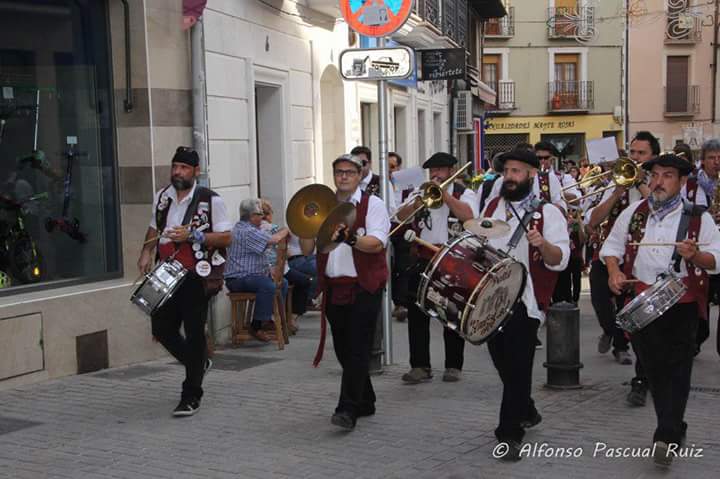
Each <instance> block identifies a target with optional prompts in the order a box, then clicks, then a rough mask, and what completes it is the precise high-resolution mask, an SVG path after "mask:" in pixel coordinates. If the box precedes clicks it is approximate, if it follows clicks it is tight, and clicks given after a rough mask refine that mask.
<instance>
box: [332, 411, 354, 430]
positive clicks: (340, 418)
mask: <svg viewBox="0 0 720 479" xmlns="http://www.w3.org/2000/svg"><path fill="white" fill-rule="evenodd" d="M330 422H331V423H333V424H334V425H336V426H338V427H341V428H343V429H348V430H350V429H354V428H355V422H356V421H355V418H354V417H352V415H351V414H350V413H347V412H345V411H340V412H336V413H335V414H333V415H332V417H331V418H330Z"/></svg>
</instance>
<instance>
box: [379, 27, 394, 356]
mask: <svg viewBox="0 0 720 479" xmlns="http://www.w3.org/2000/svg"><path fill="white" fill-rule="evenodd" d="M377 43H378V47H379V48H385V37H380V38H378V40H377ZM387 103H388V98H387V81H385V80H380V81H378V133H379V135H380V138H379V141H378V145H379V149H380V188H381V192H382V197H383V200H384V201H385V207H386V208H387V209H388V210H389V208H390V195H391V194H392V189H391V187H390V181H389V178H390V176H389V175H388V159H387V153H388V145H387V118H388V104H387ZM389 244H390V239H389V238H388V245H389ZM386 255H387V264H388V271H389V272H390V275H389V277H388V282H387V286H386V287H385V290H384V292H383V296H382V306H381V307H382V326H383V341H384V344H383V346H384V347H383V349H384V350H385V355H384V356H383V364H384V365H386V366H388V365H390V364H392V361H393V355H392V323H391V322H390V321H391V319H392V317H391V314H392V313H391V309H390V308H391V304H390V298H391V294H390V293H391V291H390V284H391V283H392V281H391V280H390V279H391V278H392V265H391V261H390V248H388V249H387V252H386Z"/></svg>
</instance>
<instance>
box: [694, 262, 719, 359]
mask: <svg viewBox="0 0 720 479" xmlns="http://www.w3.org/2000/svg"><path fill="white" fill-rule="evenodd" d="M708 296H709V301H708V307H707V318H708V320H707V321H705V320H704V319H702V318H698V319H699V321H698V334H697V348H698V349H700V346H702V343H704V342H705V340H706V339H707V338H709V337H710V303H711V302H714V303H715V304H720V274H714V275H711V276H710V287H709V290H708ZM718 321H720V312H719V313H718ZM718 324H720V323H718ZM716 346H717V352H718V354H720V326H719V327H718V336H717V344H716Z"/></svg>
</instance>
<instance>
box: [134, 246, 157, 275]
mask: <svg viewBox="0 0 720 479" xmlns="http://www.w3.org/2000/svg"><path fill="white" fill-rule="evenodd" d="M152 264H153V252H152V251H148V250H147V249H143V251H142V253H140V258H139V259H138V262H137V267H138V271H140V274H145V273H149V272H150V270H151V269H152Z"/></svg>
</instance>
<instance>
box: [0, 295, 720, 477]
mask: <svg viewBox="0 0 720 479" xmlns="http://www.w3.org/2000/svg"><path fill="white" fill-rule="evenodd" d="M583 310H584V311H586V312H589V311H590V309H589V301H587V299H586V298H584V299H583ZM716 314H717V313H716V312H715V311H714V312H713V313H712V317H713V318H714V317H716ZM300 326H301V331H300V333H299V334H298V336H295V337H292V338H291V342H290V345H289V347H288V348H287V349H286V350H285V351H277V350H275V349H274V348H273V347H272V346H270V345H260V344H259V343H251V344H249V345H247V346H244V347H242V348H238V349H232V350H225V351H220V352H219V353H218V355H217V357H216V367H215V368H214V369H213V370H212V371H211V372H210V374H209V375H208V377H207V380H206V397H205V400H204V401H203V404H202V408H201V410H200V412H199V413H198V414H197V415H196V416H194V417H192V418H185V419H173V418H172V417H171V416H170V412H171V411H172V409H173V408H174V407H175V405H176V402H177V400H178V396H179V386H180V383H181V381H182V370H181V368H180V367H179V366H178V365H176V364H173V363H172V362H171V361H169V360H167V359H166V360H161V361H154V362H150V363H144V364H141V365H135V366H131V367H128V368H120V369H114V370H107V371H101V372H98V373H94V374H88V375H83V376H74V377H68V378H64V379H60V380H54V381H48V382H45V383H42V384H37V385H33V386H27V387H22V388H18V389H13V390H5V391H0V404H2V409H1V410H0V477H3V478H5V477H8V478H32V479H36V478H45V477H53V478H54V477H58V478H168V479H169V478H173V479H175V478H229V477H233V478H237V477H240V478H333V479H341V478H361V477H362V478H364V477H367V478H391V477H397V478H401V477H408V478H410V477H412V478H485V477H487V478H496V477H547V478H561V477H573V478H575V477H602V478H612V477H618V478H626V477H628V478H639V477H663V478H667V477H682V478H690V477H698V478H705V477H714V476H716V475H717V470H718V469H720V435H718V433H717V431H719V430H720V417H719V416H718V414H717V412H716V411H717V408H718V399H720V374H718V369H719V366H720V362H719V361H718V357H717V355H716V353H715V351H714V349H715V345H714V340H712V341H709V342H708V343H706V345H705V348H704V349H705V350H704V351H703V352H702V353H701V355H700V356H699V357H698V359H697V360H696V363H695V371H694V381H693V385H694V387H695V390H694V391H693V392H692V393H691V397H690V402H689V405H688V411H687V414H686V420H687V422H688V423H689V424H690V430H689V435H688V445H690V444H693V443H694V444H695V445H696V446H697V447H702V448H703V451H702V452H703V457H701V458H686V459H678V460H676V461H675V463H674V464H673V466H672V469H671V470H670V472H669V473H663V472H662V471H659V470H657V469H656V468H655V467H654V466H653V465H652V463H651V461H650V460H649V459H622V458H620V459H618V458H605V457H592V456H593V450H594V448H595V444H596V443H605V444H607V447H608V448H620V447H635V448H644V447H648V446H650V445H651V437H652V431H653V429H654V423H655V417H654V411H653V408H652V406H651V405H650V404H648V406H647V407H645V408H641V409H631V408H629V407H627V406H625V403H624V396H625V394H626V392H627V386H624V385H623V384H622V383H623V382H624V381H627V380H629V378H630V377H631V376H632V373H633V368H632V367H628V366H621V365H619V364H617V363H615V362H614V361H612V357H611V356H610V355H604V356H603V355H599V354H598V353H597V352H596V338H597V335H598V334H599V331H600V330H599V327H598V326H597V323H596V321H595V320H594V318H593V317H591V316H589V315H585V316H583V319H582V342H581V344H582V354H583V362H584V363H585V368H584V369H583V370H582V372H581V377H582V381H583V383H584V384H585V385H586V387H585V388H584V389H580V390H575V391H553V390H549V389H545V388H543V387H542V384H543V382H544V379H545V370H544V368H543V367H542V362H543V361H544V359H545V351H544V350H539V351H538V354H537V356H536V367H535V382H536V385H535V388H534V390H533V394H534V397H535V399H536V402H537V404H538V408H539V410H540V411H541V413H542V415H543V422H542V423H541V424H540V425H539V426H537V427H536V428H535V429H532V430H530V431H529V432H528V434H527V435H526V440H527V441H528V442H529V443H531V444H538V447H540V446H539V445H540V444H542V443H546V446H542V447H545V448H548V447H552V448H569V447H572V448H576V447H581V448H582V455H581V456H580V457H577V458H553V457H528V458H525V459H523V460H522V461H521V462H519V463H516V464H506V463H502V462H499V461H497V460H495V459H493V458H492V457H491V454H492V450H493V447H494V446H495V438H494V437H493V433H492V431H493V429H494V427H495V425H496V420H497V414H498V408H499V400H500V394H501V389H500V384H499V380H498V378H497V376H496V374H495V372H494V370H493V368H492V364H491V362H490V358H489V355H488V353H487V349H486V348H485V347H474V346H470V345H468V346H467V347H466V349H465V353H466V367H465V371H464V373H463V379H462V381H461V382H459V383H443V382H442V381H441V380H440V376H441V373H442V371H441V370H439V369H437V368H438V367H439V366H441V365H442V357H443V355H442V339H441V334H440V325H439V324H433V326H432V327H433V345H432V347H433V351H432V352H433V358H434V361H435V367H436V376H435V379H434V381H433V382H431V383H427V384H422V385H417V386H407V385H403V384H401V381H400V376H401V374H402V373H403V372H405V370H406V369H407V366H406V364H407V332H406V325H405V324H402V323H395V324H394V344H396V347H395V352H396V365H394V366H391V367H388V368H386V369H385V373H384V374H382V375H381V376H378V377H375V378H374V384H375V386H376V391H377V395H378V398H379V399H378V404H377V406H378V413H377V414H376V415H375V416H372V417H369V418H362V419H360V420H359V421H358V426H357V427H356V429H355V430H354V431H352V432H350V433H347V432H344V431H340V430H338V429H337V428H336V427H334V426H332V425H331V424H330V421H329V418H330V414H331V413H332V411H333V409H334V406H335V403H336V401H337V394H338V390H339V379H340V376H339V368H338V367H337V363H336V361H335V359H334V357H333V353H332V350H331V349H329V350H328V351H326V357H325V360H324V361H323V363H322V364H321V367H320V368H317V369H313V368H312V367H311V366H310V362H311V359H312V355H313V353H314V348H315V345H316V343H317V336H318V330H319V321H318V318H317V316H313V317H310V318H304V319H303V320H301V322H300ZM713 326H714V324H713ZM544 334H545V332H544V330H541V337H544ZM711 337H712V338H714V328H713V336H711Z"/></svg>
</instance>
